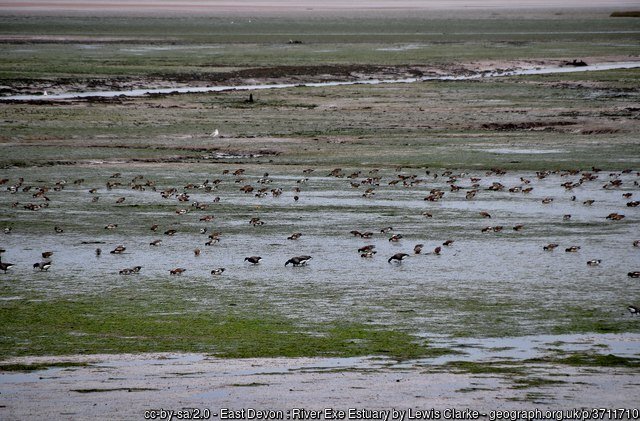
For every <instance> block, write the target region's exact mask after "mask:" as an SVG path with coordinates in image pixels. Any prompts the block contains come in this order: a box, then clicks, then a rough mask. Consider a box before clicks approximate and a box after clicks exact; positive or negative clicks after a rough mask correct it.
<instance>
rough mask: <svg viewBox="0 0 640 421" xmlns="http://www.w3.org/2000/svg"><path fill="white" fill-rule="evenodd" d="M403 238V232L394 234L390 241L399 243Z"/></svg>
mask: <svg viewBox="0 0 640 421" xmlns="http://www.w3.org/2000/svg"><path fill="white" fill-rule="evenodd" d="M401 239H402V234H394V235H392V236H391V238H389V241H391V242H394V243H397V242H398V241H400V240H401Z"/></svg>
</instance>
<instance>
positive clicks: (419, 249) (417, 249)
mask: <svg viewBox="0 0 640 421" xmlns="http://www.w3.org/2000/svg"><path fill="white" fill-rule="evenodd" d="M422 247H424V244H416V245H415V246H414V247H413V253H414V254H420V253H422Z"/></svg>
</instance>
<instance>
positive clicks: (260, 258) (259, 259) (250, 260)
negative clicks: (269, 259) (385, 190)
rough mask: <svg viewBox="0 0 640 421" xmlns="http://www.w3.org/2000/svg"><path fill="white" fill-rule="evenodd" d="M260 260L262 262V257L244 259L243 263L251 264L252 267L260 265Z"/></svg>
mask: <svg viewBox="0 0 640 421" xmlns="http://www.w3.org/2000/svg"><path fill="white" fill-rule="evenodd" d="M261 260H262V257H260V256H251V257H245V258H244V261H245V262H249V263H252V264H254V265H257V264H258V263H260V261H261Z"/></svg>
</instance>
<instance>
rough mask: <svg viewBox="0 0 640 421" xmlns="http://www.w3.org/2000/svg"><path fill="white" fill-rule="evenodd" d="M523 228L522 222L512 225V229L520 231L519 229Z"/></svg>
mask: <svg viewBox="0 0 640 421" xmlns="http://www.w3.org/2000/svg"><path fill="white" fill-rule="evenodd" d="M523 228H524V225H522V224H518V225H516V226H514V227H513V230H514V231H520V230H522V229H523Z"/></svg>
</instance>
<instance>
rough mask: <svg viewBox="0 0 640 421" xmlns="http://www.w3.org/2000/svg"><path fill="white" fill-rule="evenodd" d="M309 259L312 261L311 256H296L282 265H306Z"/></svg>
mask: <svg viewBox="0 0 640 421" xmlns="http://www.w3.org/2000/svg"><path fill="white" fill-rule="evenodd" d="M311 259H312V257H311V256H296V257H292V258H291V259H289V260H287V262H286V263H285V264H284V265H285V266H287V265H288V264H289V263H291V264H292V265H293V266H301V265H306V264H307V262H308V261H309V260H311Z"/></svg>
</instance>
